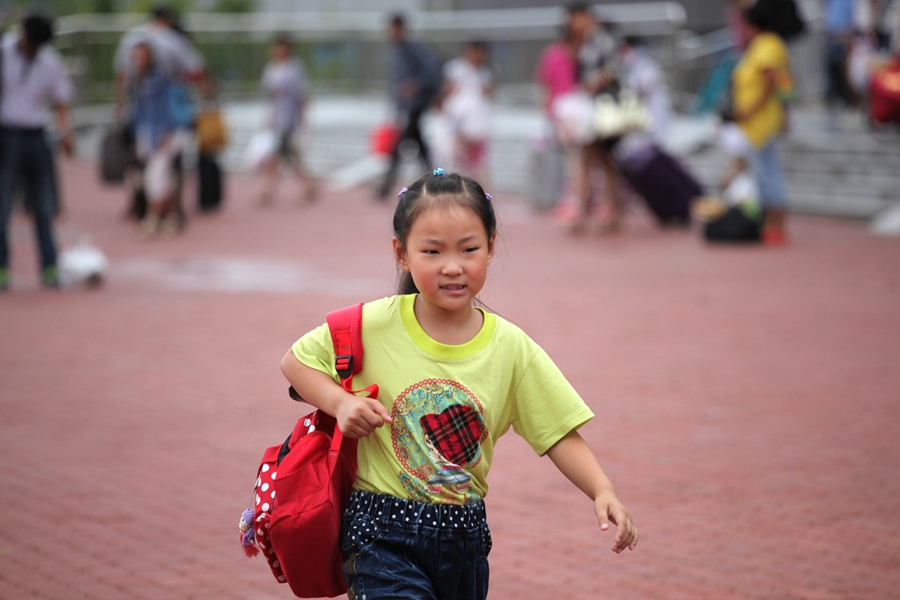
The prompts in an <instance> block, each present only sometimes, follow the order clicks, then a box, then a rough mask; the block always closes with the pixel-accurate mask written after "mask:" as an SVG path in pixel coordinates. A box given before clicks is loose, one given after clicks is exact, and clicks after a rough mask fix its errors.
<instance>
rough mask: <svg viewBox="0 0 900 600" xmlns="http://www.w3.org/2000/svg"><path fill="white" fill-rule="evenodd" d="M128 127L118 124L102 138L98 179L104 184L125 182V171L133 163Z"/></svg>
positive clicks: (132, 145)
mask: <svg viewBox="0 0 900 600" xmlns="http://www.w3.org/2000/svg"><path fill="white" fill-rule="evenodd" d="M130 137H131V136H130V133H129V130H128V126H127V125H125V124H119V125H115V126H114V127H112V128H111V129H110V130H109V131H107V132H106V134H104V136H103V141H102V143H101V146H100V179H101V180H102V181H103V182H104V183H122V182H123V181H125V169H126V168H127V166H128V165H129V164H130V163H132V162H134V160H135V156H134V144H133V143H131V140H130Z"/></svg>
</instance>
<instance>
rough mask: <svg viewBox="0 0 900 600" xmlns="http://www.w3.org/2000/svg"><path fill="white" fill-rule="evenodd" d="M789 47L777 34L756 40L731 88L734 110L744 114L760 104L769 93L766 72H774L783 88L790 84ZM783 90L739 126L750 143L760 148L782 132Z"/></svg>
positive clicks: (756, 38)
mask: <svg viewBox="0 0 900 600" xmlns="http://www.w3.org/2000/svg"><path fill="white" fill-rule="evenodd" d="M788 65H789V57H788V51H787V46H785V45H784V42H782V41H781V38H780V37H778V36H777V35H776V34H774V33H768V32H764V33H760V34H757V35H756V36H754V38H753V40H752V41H751V42H750V45H749V46H748V47H747V50H746V51H745V52H744V55H743V57H741V60H740V62H738V64H737V66H736V67H735V68H734V74H733V75H732V84H733V90H734V109H735V111H736V112H741V111H743V110H746V109H748V108H750V107H752V106H755V105H756V103H757V102H759V99H760V97H761V96H762V95H763V93H764V92H765V89H766V79H765V76H764V75H763V71H765V70H769V69H774V70H775V71H776V76H777V79H778V86H777V88H780V87H782V86H783V85H784V83H783V82H785V81H789V80H790V71H789V69H788ZM781 91H782V90H780V89H776V90H775V94H773V95H772V97H771V98H769V100H768V101H767V102H766V103H765V105H763V107H762V108H761V109H760V110H759V111H758V112H757V113H755V114H754V115H753V116H752V117H750V119H748V120H747V121H744V122H742V123H739V125H740V127H741V129H742V130H743V131H744V134H746V136H747V139H749V140H750V142H751V143H752V144H753V145H754V146H756V147H757V148H761V147H763V146H765V145H766V143H767V142H768V141H769V140H770V139H771V138H772V137H773V136H774V135H775V134H777V133H778V132H779V131H781V129H782V126H783V124H784V109H783V106H782V98H781Z"/></svg>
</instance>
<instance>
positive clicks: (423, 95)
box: [378, 15, 443, 200]
mask: <svg viewBox="0 0 900 600" xmlns="http://www.w3.org/2000/svg"><path fill="white" fill-rule="evenodd" d="M388 35H389V38H390V43H391V46H390V51H389V55H388V62H389V70H390V80H391V96H392V100H393V102H394V107H395V109H396V111H397V125H398V129H399V130H400V132H401V133H400V136H399V139H398V140H397V143H396V144H395V145H394V149H393V150H392V151H391V156H390V163H389V166H388V170H387V173H386V174H385V176H384V180H383V182H382V184H381V187H380V188H379V190H378V198H379V199H380V200H386V199H387V197H388V194H389V193H390V191H391V188H392V187H393V186H394V182H395V180H396V179H397V171H398V169H399V167H400V158H401V157H400V150H401V147H402V146H403V143H404V142H405V141H406V140H410V141H412V142H413V143H415V144H416V146H418V149H419V158H420V160H421V161H422V165H423V167H424V169H425V170H426V171H428V170H429V169H431V154H430V153H429V150H428V144H426V143H425V140H424V139H423V138H422V129H421V126H420V121H421V119H422V116H423V115H424V114H425V111H426V110H428V108H429V107H430V106H431V105H432V103H433V102H434V101H435V100H436V99H437V98H438V95H439V94H440V92H441V88H442V86H443V76H442V73H441V61H440V59H439V58H438V57H437V55H436V54H435V53H434V52H432V51H431V50H429V49H428V48H426V47H425V46H424V45H422V44H419V43H416V42H412V41H410V40H409V39H408V38H407V32H406V20H405V19H404V18H403V16H402V15H394V16H393V17H391V21H390V27H389V33H388Z"/></svg>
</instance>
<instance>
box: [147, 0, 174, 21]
mask: <svg viewBox="0 0 900 600" xmlns="http://www.w3.org/2000/svg"><path fill="white" fill-rule="evenodd" d="M150 18H151V19H153V20H154V21H166V22H168V23H172V22H174V21H176V20H177V15H176V14H175V11H174V10H172V8H171V7H170V6H169V5H168V4H157V5H156V6H154V7H153V8H152V9H151V10H150Z"/></svg>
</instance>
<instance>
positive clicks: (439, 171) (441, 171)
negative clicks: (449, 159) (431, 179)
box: [432, 169, 444, 175]
mask: <svg viewBox="0 0 900 600" xmlns="http://www.w3.org/2000/svg"><path fill="white" fill-rule="evenodd" d="M443 174H444V170H443V169H435V170H434V173H432V175H443Z"/></svg>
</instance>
